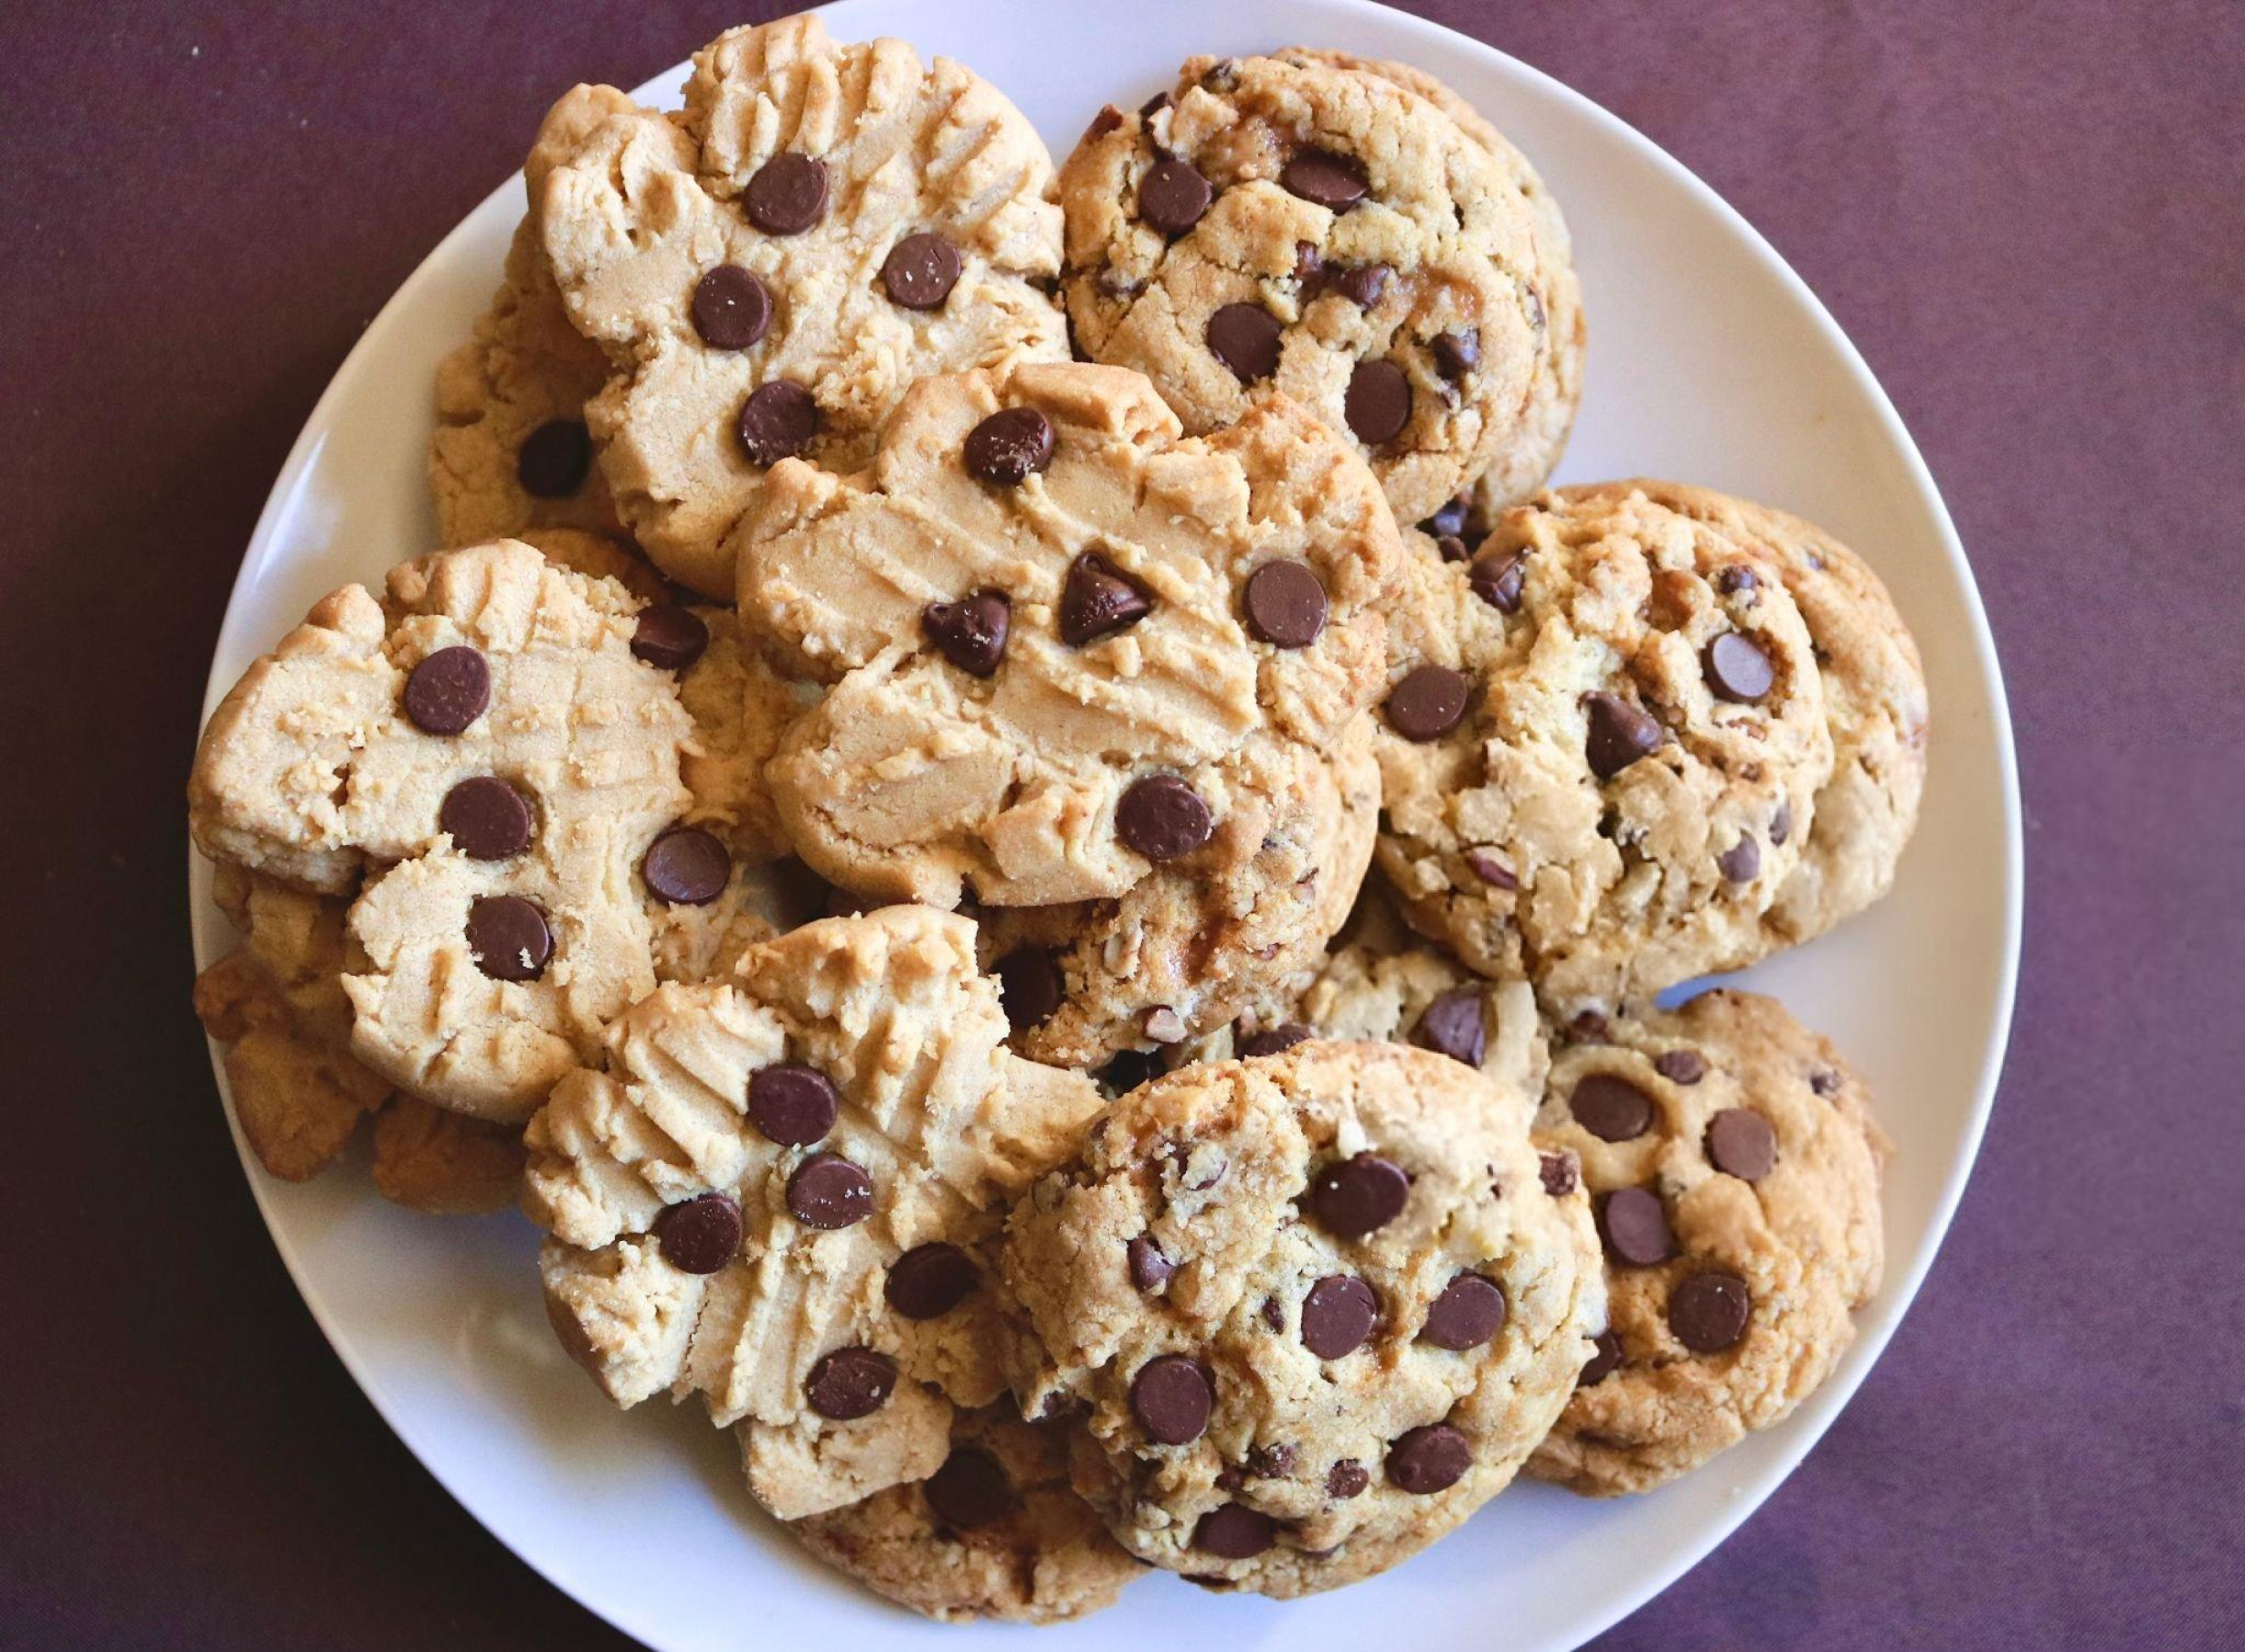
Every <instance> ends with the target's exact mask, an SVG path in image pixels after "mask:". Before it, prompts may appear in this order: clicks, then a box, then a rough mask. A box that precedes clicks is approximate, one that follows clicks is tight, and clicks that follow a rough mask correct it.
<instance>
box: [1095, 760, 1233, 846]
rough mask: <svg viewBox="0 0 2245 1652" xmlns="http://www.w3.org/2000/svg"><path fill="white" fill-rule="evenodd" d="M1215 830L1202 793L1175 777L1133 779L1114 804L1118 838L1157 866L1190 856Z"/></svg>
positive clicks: (1158, 776)
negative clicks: (1118, 800)
mask: <svg viewBox="0 0 2245 1652" xmlns="http://www.w3.org/2000/svg"><path fill="white" fill-rule="evenodd" d="M1215 830H1216V823H1215V821H1214V819H1213V817H1212V816H1211V815H1210V814H1209V812H1208V805H1207V804H1205V803H1203V802H1202V801H1201V794H1200V793H1199V792H1197V791H1195V790H1193V789H1192V788H1191V787H1190V786H1188V785H1186V784H1185V783H1184V781H1182V780H1181V779H1179V778H1177V777H1176V776H1175V775H1148V776H1147V777H1146V778H1144V779H1141V780H1134V781H1132V782H1131V784H1130V788H1129V789H1128V790H1127V791H1125V792H1124V793H1123V794H1122V800H1121V801H1120V802H1118V803H1117V804H1116V805H1115V835H1116V836H1117V837H1118V838H1120V839H1121V840H1122V841H1123V843H1124V846H1125V847H1127V848H1129V849H1134V850H1136V851H1137V852H1138V853H1140V854H1142V855H1144V856H1145V857H1146V858H1147V859H1148V860H1149V861H1153V862H1155V863H1160V862H1163V861H1173V860H1176V859H1177V858H1178V857H1180V856H1181V855H1187V854H1191V852H1193V851H1194V850H1196V849H1198V848H1199V847H1200V846H1201V845H1202V844H1203V843H1205V842H1208V840H1209V839H1210V837H1212V836H1213V835H1214V833H1215Z"/></svg>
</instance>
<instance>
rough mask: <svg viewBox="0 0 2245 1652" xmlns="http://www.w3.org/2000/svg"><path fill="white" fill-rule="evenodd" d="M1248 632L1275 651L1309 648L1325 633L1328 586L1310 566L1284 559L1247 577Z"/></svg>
mask: <svg viewBox="0 0 2245 1652" xmlns="http://www.w3.org/2000/svg"><path fill="white" fill-rule="evenodd" d="M1246 598H1247V600H1246V608H1247V629H1248V630H1250V631H1253V632H1254V633H1255V636H1256V637H1257V638H1258V639H1259V640H1261V641H1265V642H1267V643H1269V644H1271V645H1272V646H1273V647H1274V648H1308V646H1309V645H1310V644H1311V643H1313V642H1315V641H1317V640H1318V632H1320V631H1322V630H1325V616H1326V599H1325V586H1324V584H1323V582H1322V581H1320V580H1319V579H1318V576H1317V575H1316V574H1315V573H1314V572H1312V571H1311V569H1310V567H1309V565H1308V563H1306V562H1296V561H1294V560H1293V559H1292V558H1290V557H1281V558H1279V559H1277V560H1276V561H1273V562H1266V563H1265V564H1263V566H1262V567H1258V568H1256V569H1255V572H1254V573H1252V574H1250V575H1248V576H1247V592H1246Z"/></svg>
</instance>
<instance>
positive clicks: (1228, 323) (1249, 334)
mask: <svg viewBox="0 0 2245 1652" xmlns="http://www.w3.org/2000/svg"><path fill="white" fill-rule="evenodd" d="M1282 331H1283V329H1282V328H1281V327H1280V325H1279V322H1278V318H1277V317H1276V316H1275V315H1273V314H1272V313H1271V312H1269V311H1267V310H1265V309H1264V308H1263V306H1262V305H1260V304H1225V305H1223V307H1222V308H1221V309H1219V310H1218V311H1217V312H1216V313H1215V314H1213V315H1212V316H1210V317H1209V318H1208V332H1207V334H1206V337H1207V340H1208V352H1209V354H1210V355H1213V356H1214V357H1215V358H1216V359H1217V360H1218V361H1220V362H1222V363H1223V365H1225V366H1226V367H1229V368H1230V369H1231V370H1232V376H1233V377H1234V378H1236V379H1238V380H1239V382H1240V383H1242V384H1243V385H1252V384H1254V383H1255V381H1256V380H1257V379H1262V378H1268V377H1269V376H1271V375H1272V374H1274V373H1276V372H1277V371H1278V335H1279V334H1280V333H1281V332H1282Z"/></svg>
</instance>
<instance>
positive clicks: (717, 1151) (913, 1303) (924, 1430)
mask: <svg viewBox="0 0 2245 1652" xmlns="http://www.w3.org/2000/svg"><path fill="white" fill-rule="evenodd" d="M1005 1032H1006V1026H1005V1016H1004V1012H1003V1011H1001V1009H1000V1008H999V1003H998V992H997V988H996V986H995V984H994V983H992V982H991V981H990V980H989V979H988V978H987V977H985V976H983V975H981V974H980V972H979V971H978V970H977V969H976V968H975V958H974V932H973V926H972V925H970V924H969V923H968V922H967V920H966V919H964V918H960V917H956V916H949V915H946V914H942V913H937V912H933V911H930V910H928V909H927V908H926V907H919V906H895V907H888V908H885V909H884V910H881V911H878V912H873V913H869V914H867V915H866V916H863V917H854V918H827V919H822V920H821V921H819V922H816V923H812V924H808V925H805V926H804V927H801V928H800V929H797V930H795V931H794V932H793V933H791V934H789V935H787V936H784V937H780V938H778V939H777V940H772V941H768V942H765V943H762V944H760V945H758V946H756V947H752V948H749V949H748V950H747V952H746V953H745V954H743V955H742V957H741V958H740V959H739V960H738V962H737V963H736V966H735V969H734V971H733V973H732V975H731V976H730V977H729V978H728V979H725V980H715V981H711V982H708V983H705V984H703V985H700V986H680V985H664V986H662V987H659V988H657V989H656V990H654V991H653V992H651V994H649V995H648V996H647V997H645V998H643V999H641V1001H639V1002H638V1003H636V1004H634V1005H633V1006H632V1007H631V1008H630V1010H629V1011H626V1012H625V1013H624V1014H623V1015H621V1016H620V1017H619V1018H618V1020H617V1021H616V1022H615V1024H614V1025H613V1026H612V1027H611V1028H610V1029H609V1033H608V1036H607V1039H606V1041H605V1046H606V1047H605V1057H604V1061H603V1064H601V1065H600V1066H599V1067H597V1068H592V1067H588V1068H586V1069H582V1070H580V1071H578V1072H576V1073H573V1074H571V1075H568V1076H567V1077H566V1078H564V1079H563V1080H562V1081H561V1082H560V1083H559V1084H558V1085H556V1086H555V1087H554V1091H553V1095H552V1097H551V1099H550V1100H549V1101H548V1102H547V1104H546V1106H545V1107H544V1109H543V1110H541V1111H540V1112H539V1113H538V1115H537V1117H535V1118H534V1119H533V1120H532V1121H531V1124H530V1127H529V1129H528V1131H527V1132H526V1137H525V1139H526V1140H527V1142H528V1145H529V1149H530V1164H529V1170H528V1172H527V1174H526V1176H525V1177H524V1200H523V1202H524V1209H525V1210H526V1211H527V1212H528V1213H530V1215H531V1216H532V1218H533V1219H534V1220H535V1221H536V1222H537V1223H539V1224H540V1225H541V1226H543V1227H545V1228H546V1229H547V1230H548V1231H549V1232H550V1233H551V1234H553V1238H552V1239H551V1240H550V1241H549V1242H548V1243H547V1244H546V1245H545V1248H544V1251H543V1252H542V1254H541V1257H540V1267H541V1272H542V1274H543V1276H544V1278H545V1289H546V1298H547V1305H548V1310H549V1313H550V1315H551V1317H552V1318H553V1321H554V1324H555V1327H556V1330H557V1331H558V1332H559V1333H560V1335H561V1337H562V1339H563V1341H564V1342H565V1344H566V1345H567V1346H568V1348H569V1349H570V1350H571V1352H572V1353H573V1354H574V1355H575V1356H576V1357H577V1359H578V1360H579V1361H581V1362H582V1363H583V1364H584V1365H585V1366H586V1368H587V1369H588V1371H591V1372H592V1373H593V1375H594V1376H595V1377H596V1378H597V1379H598V1382H600V1385H601V1387H602V1388H603V1389H604V1390H605V1391H606V1392H607V1393H609V1396H610V1397H611V1398H612V1399H614V1400H615V1401H616V1402H617V1403H619V1404H621V1405H627V1406H628V1405H631V1404H635V1403H638V1402H639V1401H641V1400H642V1399H645V1398H647V1397H649V1396H650V1395H652V1394H654V1393H661V1392H663V1391H665V1390H667V1391H669V1392H670V1393H672V1395H673V1396H675V1397H681V1398H683V1396H685V1395H687V1394H689V1393H700V1394H701V1395H702V1396H703V1397H704V1400H705V1402H706V1403H707V1405H708V1408H709V1412H710V1414H711V1416H712V1418H713V1419H714V1420H715V1422H716V1423H717V1424H719V1425H721V1426H732V1425H733V1424H747V1430H746V1433H745V1435H744V1436H743V1445H744V1455H745V1457H746V1459H747V1476H748V1484H749V1489H750V1490H751V1491H752V1492H753V1493H754V1494H755V1495H756V1497H757V1498H758V1500H759V1501H761V1502H762V1503H763V1504H764V1506H765V1507H766V1508H768V1509H770V1510H771V1511H772V1512H773V1513H774V1514H776V1515H778V1517H779V1518H781V1519H782V1520H796V1519H800V1518H802V1517H804V1516H808V1515H812V1514H819V1513H822V1512H824V1511H826V1510H828V1509H836V1508H840V1507H842V1505H844V1504H848V1503H854V1502H858V1501H860V1500H862V1499H863V1498H867V1497H871V1496H873V1495H874V1493H876V1492H879V1491H882V1490H884V1489H886V1488H889V1487H891V1486H896V1485H903V1484H905V1483H907V1482H910V1481H914V1480H919V1479H924V1478H926V1477H927V1476H929V1475H930V1474H933V1473H934V1472H935V1471H936V1470H937V1468H938V1467H941V1465H942V1463H943V1460H944V1458H945V1456H946V1455H947V1454H948V1450H949V1444H948V1440H949V1429H950V1418H951V1411H952V1407H953V1405H954V1404H958V1405H963V1406H970V1407H971V1406H981V1405H987V1404H990V1403H992V1402H993V1401H994V1400H996V1399H997V1397H998V1396H999V1394H1000V1393H1001V1390H1002V1388H1003V1382H1002V1378H1001V1371H1000V1370H999V1367H998V1350H999V1345H1000V1343H1001V1340H1003V1327H1002V1325H1001V1321H1000V1319H999V1309H998V1305H997V1302H996V1299H995V1298H996V1293H995V1292H994V1291H992V1290H990V1289H989V1288H987V1286H988V1283H989V1278H988V1275H989V1266H990V1263H989V1258H988V1256H987V1255H986V1254H985V1253H986V1250H987V1247H988V1246H989V1244H990V1242H991V1241H992V1240H993V1239H994V1238H995V1236H996V1234H997V1232H998V1229H999V1224H1000V1223H1001V1221H1002V1220H1003V1213H1004V1208H1005V1205H1006V1203H1007V1202H1008V1201H1009V1200H1010V1199H1011V1197H1012V1195H1013V1194H1014V1193H1015V1192H1016V1191H1018V1190H1019V1189H1020V1188H1022V1186H1024V1185H1025V1184H1026V1183H1027V1182H1028V1181H1029V1180H1030V1178H1031V1177H1032V1176H1034V1175H1036V1174H1038V1173H1040V1172H1041V1171H1042V1170H1044V1169H1045V1168H1047V1167H1048V1166H1050V1165H1051V1164H1053V1163H1055V1162H1057V1161H1058V1160H1060V1159H1062V1158H1063V1157H1064V1156H1065V1155H1066V1154H1067V1153H1068V1152H1069V1151H1070V1150H1072V1149H1073V1148H1074V1147H1075V1142H1076V1140H1077V1137H1078V1132H1079V1131H1080V1128H1081V1127H1082V1125H1083V1124H1084V1122H1085V1120H1086V1119H1087V1118H1088V1117H1090V1116H1091V1115H1092V1114H1093V1113H1095V1112H1096V1110H1097V1109H1098V1107H1099V1106H1100V1098H1099V1094H1098V1090H1097V1088H1096V1085H1093V1084H1092V1082H1091V1081H1090V1080H1089V1079H1087V1078H1085V1077H1083V1076H1082V1075H1077V1074H1072V1073H1063V1072H1059V1071H1056V1070H1054V1069H1052V1068H1047V1067H1040V1066H1037V1065H1035V1064H1032V1063H1029V1062H1025V1061H1022V1060H1021V1059H1020V1058H1019V1057H1017V1056H1015V1055H1013V1054H1011V1052H1009V1051H1008V1050H1007V1049H1006V1048H1005V1044H1004V1039H1005Z"/></svg>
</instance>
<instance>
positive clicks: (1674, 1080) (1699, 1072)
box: [1653, 1050, 1707, 1085]
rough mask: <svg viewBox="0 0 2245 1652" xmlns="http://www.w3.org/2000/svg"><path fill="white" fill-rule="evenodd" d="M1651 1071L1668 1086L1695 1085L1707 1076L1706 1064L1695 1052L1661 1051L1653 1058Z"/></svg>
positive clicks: (1697, 1052)
mask: <svg viewBox="0 0 2245 1652" xmlns="http://www.w3.org/2000/svg"><path fill="white" fill-rule="evenodd" d="M1653 1071H1654V1072H1656V1073H1657V1074H1659V1075H1660V1076H1661V1077H1663V1078H1665V1079H1667V1080H1668V1082H1669V1083H1670V1084H1680V1085H1695V1084H1698V1083H1699V1082H1700V1080H1701V1079H1702V1078H1705V1077H1706V1076H1707V1063H1706V1062H1705V1061H1703V1060H1701V1059H1700V1053H1699V1051H1697V1050H1663V1051H1661V1053H1660V1054H1657V1055H1656V1056H1654V1057H1653Z"/></svg>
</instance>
